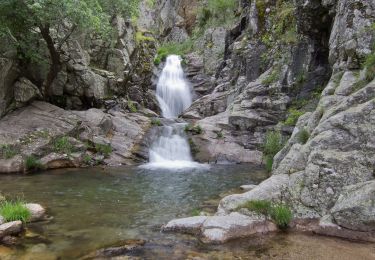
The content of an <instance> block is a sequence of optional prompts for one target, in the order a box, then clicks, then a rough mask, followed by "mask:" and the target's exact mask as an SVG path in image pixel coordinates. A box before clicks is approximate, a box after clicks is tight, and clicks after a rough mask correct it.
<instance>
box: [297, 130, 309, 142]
mask: <svg viewBox="0 0 375 260" xmlns="http://www.w3.org/2000/svg"><path fill="white" fill-rule="evenodd" d="M297 138H298V142H300V143H301V144H305V143H307V140H309V138H310V133H309V131H307V130H306V129H305V128H302V129H301V130H299V132H298V134H297Z"/></svg>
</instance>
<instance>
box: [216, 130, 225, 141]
mask: <svg viewBox="0 0 375 260" xmlns="http://www.w3.org/2000/svg"><path fill="white" fill-rule="evenodd" d="M215 134H216V138H217V139H223V138H224V134H223V130H220V131H215Z"/></svg>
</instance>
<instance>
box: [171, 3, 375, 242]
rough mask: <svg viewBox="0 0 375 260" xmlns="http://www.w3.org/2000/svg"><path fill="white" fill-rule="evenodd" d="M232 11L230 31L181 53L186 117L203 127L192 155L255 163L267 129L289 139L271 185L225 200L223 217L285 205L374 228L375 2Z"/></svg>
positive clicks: (214, 32) (348, 226) (345, 224)
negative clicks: (269, 203)
mask: <svg viewBox="0 0 375 260" xmlns="http://www.w3.org/2000/svg"><path fill="white" fill-rule="evenodd" d="M175 3H177V2H175ZM175 7H176V5H175ZM177 7H178V5H177ZM177 9H178V8H177ZM177 9H174V10H177ZM235 11H236V21H235V22H234V23H233V24H232V25H231V26H229V27H224V26H220V25H217V26H214V27H210V28H209V29H208V30H206V31H205V32H204V34H203V35H201V36H199V37H198V38H196V39H195V42H194V46H195V51H194V52H193V53H189V54H187V55H185V60H186V64H187V65H186V66H187V67H186V70H187V73H188V77H189V79H190V81H191V82H192V86H193V88H194V89H195V91H196V100H195V102H194V103H193V105H192V106H191V107H190V108H189V109H188V110H187V111H186V112H185V113H184V115H183V117H184V118H185V119H186V120H188V121H191V123H192V124H196V125H200V126H201V127H202V129H203V130H204V131H203V133H202V134H200V135H192V136H191V141H192V142H193V143H194V144H195V146H197V147H198V148H199V149H198V150H197V151H196V152H197V153H196V155H195V157H196V159H197V160H200V161H205V162H207V161H210V162H228V161H229V162H255V163H259V164H260V163H262V161H263V159H264V155H263V154H262V150H263V149H262V148H263V143H264V142H265V139H266V136H267V132H269V131H279V132H281V134H282V135H283V136H285V138H287V140H288V141H287V142H286V144H285V145H284V147H283V148H282V149H281V151H280V152H279V153H277V155H276V156H275V157H274V158H273V166H272V176H271V178H270V179H269V180H267V181H265V182H264V183H262V184H260V185H259V186H258V187H257V188H256V189H255V190H253V191H249V192H247V193H244V194H241V195H231V196H229V197H226V198H224V199H223V200H222V202H221V203H220V206H219V211H218V213H219V214H228V213H230V212H231V211H233V210H235V209H236V208H237V207H238V206H239V205H240V204H242V203H243V202H245V201H249V200H256V199H271V200H276V201H279V200H282V201H284V202H287V203H289V204H290V205H291V206H292V208H293V210H294V213H295V216H296V217H300V218H314V219H315V218H318V219H320V218H321V219H322V220H321V221H322V226H324V225H327V224H328V225H331V226H330V227H341V228H344V229H343V230H350V231H354V232H356V231H358V232H362V231H371V232H372V231H374V230H375V229H374V224H373V223H374V214H373V212H374V207H373V205H374V203H375V201H374V199H375V196H374V192H375V188H374V187H375V186H374V185H375V180H374V178H375V175H374V172H375V165H374V162H375V149H374V144H373V139H374V138H372V136H373V135H374V133H375V128H374V123H375V122H374V118H375V117H374V104H375V103H374V98H375V92H374V90H375V89H374V87H375V82H374V68H373V66H374V65H371V66H372V67H371V66H370V67H365V66H364V65H363V64H364V60H365V59H366V58H367V57H368V56H369V55H371V54H373V52H374V50H373V44H374V41H375V37H374V22H375V4H374V2H373V1H356V0H338V1H302V0H295V1H268V2H267V3H265V2H264V1H242V2H240V3H239V5H238V8H236V10H235ZM181 24H183V22H181ZM171 31H172V30H171ZM166 39H169V38H168V36H166ZM220 53H221V54H220ZM298 117H299V119H298V121H297V118H298ZM335 225H338V226H335ZM320 232H323V233H324V232H326V233H327V232H328V233H329V231H327V230H325V231H322V230H320ZM339 233H340V232H339ZM336 235H337V234H336ZM339 235H340V234H339ZM341 235H343V233H341ZM343 236H345V235H343ZM354 236H358V233H354Z"/></svg>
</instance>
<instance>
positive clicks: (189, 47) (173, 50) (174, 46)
mask: <svg viewBox="0 0 375 260" xmlns="http://www.w3.org/2000/svg"><path fill="white" fill-rule="evenodd" d="M193 47H194V44H193V41H192V40H191V39H188V40H186V41H184V42H182V43H178V42H168V43H165V44H163V45H162V46H160V47H159V49H158V51H157V56H156V57H155V59H154V64H155V65H159V64H160V63H161V62H162V61H165V59H166V58H167V57H168V56H169V55H172V54H174V55H179V56H184V55H185V54H187V53H189V52H191V51H193Z"/></svg>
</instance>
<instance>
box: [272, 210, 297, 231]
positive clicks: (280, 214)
mask: <svg viewBox="0 0 375 260" xmlns="http://www.w3.org/2000/svg"><path fill="white" fill-rule="evenodd" d="M270 216H271V219H272V220H273V222H274V223H275V224H276V225H277V226H278V227H279V228H280V229H283V230H284V229H286V228H288V226H289V223H290V222H291V221H292V219H293V213H292V211H291V210H290V209H289V207H287V206H286V205H283V204H278V205H274V206H272V208H271V211H270Z"/></svg>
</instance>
